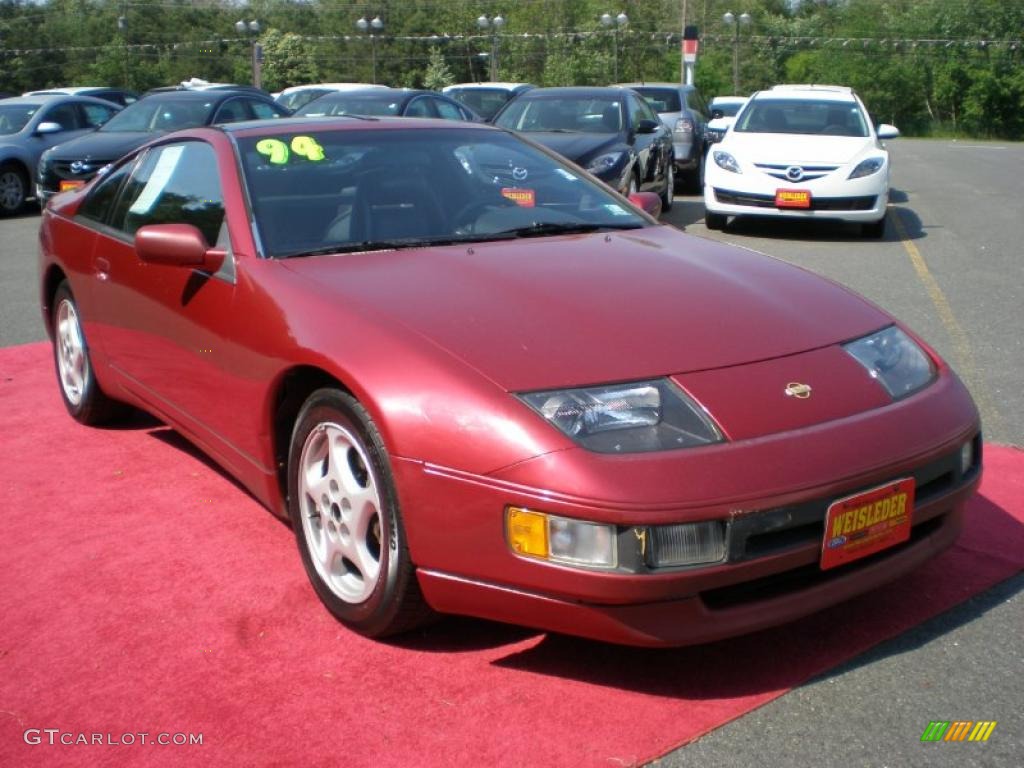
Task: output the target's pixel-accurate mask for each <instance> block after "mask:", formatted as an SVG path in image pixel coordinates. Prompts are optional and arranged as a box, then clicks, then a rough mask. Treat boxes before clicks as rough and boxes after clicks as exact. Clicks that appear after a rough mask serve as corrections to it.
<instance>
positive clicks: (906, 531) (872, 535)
mask: <svg viewBox="0 0 1024 768" xmlns="http://www.w3.org/2000/svg"><path fill="white" fill-rule="evenodd" d="M913 511H914V478H912V477H905V478H903V479H901V480H896V481H894V482H892V483H887V484H886V485H883V486H880V487H878V488H872V489H871V490H869V491H864V492H862V493H857V494H854V495H853V496H847V497H846V498H845V499H839V500H838V501H835V502H833V503H832V504H830V505H829V508H828V512H827V514H826V515H825V539H824V541H823V542H822V548H821V567H822V569H823V570H825V569H828V568H835V567H836V566H837V565H843V564H844V563H848V562H850V561H852V560H857V559H859V558H861V557H867V556H868V555H873V554H874V553H875V552H880V551H882V550H883V549H887V548H889V547H892V546H895V545H896V544H899V543H900V542H903V541H906V540H907V539H909V538H910V521H911V517H913Z"/></svg>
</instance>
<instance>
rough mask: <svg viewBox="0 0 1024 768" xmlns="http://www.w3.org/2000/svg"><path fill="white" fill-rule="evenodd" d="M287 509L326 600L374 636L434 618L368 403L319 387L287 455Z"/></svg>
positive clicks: (317, 587) (346, 619)
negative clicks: (415, 568) (417, 574)
mask: <svg viewBox="0 0 1024 768" xmlns="http://www.w3.org/2000/svg"><path fill="white" fill-rule="evenodd" d="M288 512H289V514H290V516H291V520H292V526H293V528H294V530H295V538H296V540H297V542H298V546H299V553H300V555H301V557H302V564H303V566H304V567H305V569H306V574H307V576H309V580H310V582H312V584H313V588H314V590H315V591H316V593H317V596H318V597H319V598H320V600H321V601H322V602H323V603H324V605H326V606H327V608H328V609H329V610H330V611H331V613H333V614H334V615H335V616H336V617H337V618H338V619H339V620H340V621H341V622H342V623H344V624H345V625H347V626H348V627H350V628H352V629H353V630H355V631H356V632H359V633H360V634H362V635H365V636H367V637H384V636H387V635H393V634H397V633H399V632H404V631H406V630H409V629H412V628H413V627H416V626H418V625H419V624H422V623H423V622H424V621H425V620H427V619H428V618H429V617H430V616H431V612H430V609H429V608H428V607H427V605H426V603H425V602H424V600H423V597H422V594H421V593H420V589H419V584H418V583H417V581H416V574H415V570H414V567H413V564H412V560H411V558H410V557H409V550H408V545H407V543H406V536H405V528H404V526H403V524H402V516H401V513H400V511H399V505H398V497H397V494H396V492H395V487H394V480H393V477H392V474H391V467H390V464H389V462H388V458H387V451H386V450H385V448H384V444H383V441H382V440H381V437H380V433H379V432H378V431H377V428H376V426H375V425H374V423H373V420H372V419H371V418H370V415H369V413H367V411H366V409H365V408H363V406H362V405H361V404H360V403H359V402H358V401H357V400H356V399H355V398H353V397H352V396H351V395H349V394H347V393H345V392H342V391H340V390H337V389H319V390H317V391H316V392H314V393H313V394H312V395H310V397H309V399H308V400H306V403H305V405H303V407H302V410H301V411H300V412H299V416H298V419H297V421H296V423H295V428H294V429H293V431H292V439H291V447H290V451H289V457H288Z"/></svg>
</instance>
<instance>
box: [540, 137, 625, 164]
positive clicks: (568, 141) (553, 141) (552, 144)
mask: <svg viewBox="0 0 1024 768" xmlns="http://www.w3.org/2000/svg"><path fill="white" fill-rule="evenodd" d="M523 135H524V136H526V137H527V138H529V139H531V140H533V141H535V142H537V143H538V144H540V145H542V146H545V147H547V148H548V149H550V150H552V151H553V152H557V153H558V154H560V155H561V156H562V157H564V158H566V159H568V160H572V161H573V162H574V163H577V164H582V163H583V162H585V161H587V160H589V159H590V158H591V156H593V155H596V154H598V153H599V152H603V151H605V150H607V149H611V148H612V147H614V146H616V145H620V144H623V143H624V142H623V140H622V136H620V135H619V134H617V133H551V132H548V131H537V132H530V133H524V134H523Z"/></svg>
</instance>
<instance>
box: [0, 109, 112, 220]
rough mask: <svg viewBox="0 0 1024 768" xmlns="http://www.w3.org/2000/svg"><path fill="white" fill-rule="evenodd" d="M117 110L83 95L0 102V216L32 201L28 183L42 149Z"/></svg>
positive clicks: (96, 124) (78, 133)
mask: <svg viewBox="0 0 1024 768" xmlns="http://www.w3.org/2000/svg"><path fill="white" fill-rule="evenodd" d="M120 110H121V108H120V107H119V106H118V105H116V104H113V103H111V102H109V101H104V100H103V99H94V98H91V97H88V96H21V97H16V98H12V99H0V216H10V215H12V214H15V213H17V212H18V211H20V210H21V209H22V207H23V206H24V205H25V201H26V200H27V199H28V198H29V197H32V195H33V192H32V185H31V180H32V179H33V178H34V177H35V175H36V166H37V165H38V164H39V156H40V155H42V154H43V152H44V151H45V150H47V149H49V148H50V147H53V146H55V145H57V144H60V143H62V142H65V141H69V140H70V139H74V138H76V137H78V136H81V135H82V134H85V133H89V132H90V131H95V130H96V129H97V128H98V127H99V126H101V125H103V123H105V122H107V120H109V119H110V118H111V117H112V116H113V115H115V114H116V113H117V112H119V111H120Z"/></svg>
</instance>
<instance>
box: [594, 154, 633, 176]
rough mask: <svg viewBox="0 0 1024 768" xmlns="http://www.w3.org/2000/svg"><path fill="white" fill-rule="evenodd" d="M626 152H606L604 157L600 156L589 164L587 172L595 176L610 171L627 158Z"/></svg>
mask: <svg viewBox="0 0 1024 768" xmlns="http://www.w3.org/2000/svg"><path fill="white" fill-rule="evenodd" d="M625 154H626V153H625V152H606V153H605V154H603V155H598V156H597V157H595V158H594V159H593V160H591V161H590V162H589V163H587V170H588V171H590V172H591V173H593V174H599V173H604V172H605V171H610V170H611V169H612V168H614V167H615V166H616V165H618V164H619V163H620V162H622V158H623V157H624V156H625Z"/></svg>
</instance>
